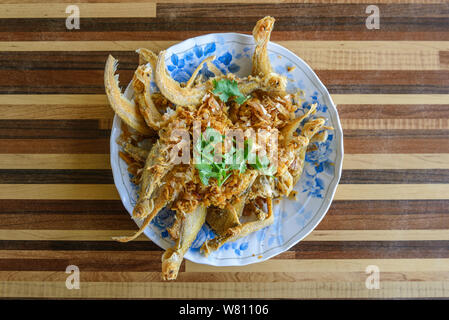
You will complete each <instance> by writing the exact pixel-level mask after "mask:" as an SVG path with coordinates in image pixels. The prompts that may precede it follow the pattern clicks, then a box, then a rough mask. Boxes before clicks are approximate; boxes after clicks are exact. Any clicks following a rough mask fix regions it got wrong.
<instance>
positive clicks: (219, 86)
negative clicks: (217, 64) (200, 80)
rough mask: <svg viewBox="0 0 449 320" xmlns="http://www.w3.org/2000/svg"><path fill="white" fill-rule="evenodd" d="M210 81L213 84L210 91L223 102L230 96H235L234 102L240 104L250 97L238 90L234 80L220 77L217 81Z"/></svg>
mask: <svg viewBox="0 0 449 320" xmlns="http://www.w3.org/2000/svg"><path fill="white" fill-rule="evenodd" d="M212 83H213V85H214V90H212V93H213V94H215V95H217V96H218V97H219V98H220V100H221V101H223V102H225V103H226V102H228V100H229V98H230V97H235V102H237V103H238V104H242V103H244V102H245V101H246V100H248V99H249V98H250V97H251V96H249V95H248V96H245V95H243V94H242V93H241V92H240V90H239V86H238V84H237V81H235V80H229V79H221V80H218V81H217V80H215V79H214V80H213V82H212Z"/></svg>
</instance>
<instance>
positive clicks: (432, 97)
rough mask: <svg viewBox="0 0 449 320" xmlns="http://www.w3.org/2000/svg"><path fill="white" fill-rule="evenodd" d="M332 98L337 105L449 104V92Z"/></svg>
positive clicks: (345, 95)
mask: <svg viewBox="0 0 449 320" xmlns="http://www.w3.org/2000/svg"><path fill="white" fill-rule="evenodd" d="M332 99H333V100H334V102H335V103H336V104H337V105H338V104H359V105H360V104H370V105H372V104H449V94H333V95H332ZM337 108H338V106H337Z"/></svg>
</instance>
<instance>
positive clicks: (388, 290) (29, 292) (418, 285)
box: [0, 281, 449, 299]
mask: <svg viewBox="0 0 449 320" xmlns="http://www.w3.org/2000/svg"><path fill="white" fill-rule="evenodd" d="M0 296H1V297H22V298H32V297H39V298H127V299H132V298H147V299H148V298H152V299H155V298H171V299H173V298H189V299H200V298H207V299H213V298H216V299H220V298H229V297H233V298H304V299H318V298H353V299H354V298H413V297H429V298H430V297H448V296H449V282H448V281H426V282H400V281H384V282H381V289H379V290H369V289H367V288H366V285H365V282H364V281H361V282H358V283H354V282H327V281H318V282H312V281H299V282H276V283H254V282H239V283H237V282H232V283H228V282H187V283H185V282H184V283H178V282H172V283H170V285H167V283H162V282H146V283H133V282H81V284H80V290H68V289H67V288H66V286H65V282H50V281H49V282H45V281H44V282H42V281H40V282H39V281H11V282H9V281H1V282H0Z"/></svg>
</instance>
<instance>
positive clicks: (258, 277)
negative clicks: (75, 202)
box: [0, 260, 449, 283]
mask: <svg viewBox="0 0 449 320" xmlns="http://www.w3.org/2000/svg"><path fill="white" fill-rule="evenodd" d="M327 261H329V260H327ZM200 274H201V276H199V273H198V272H180V273H179V274H178V278H177V279H176V282H177V283H179V282H210V281H215V282H241V281H242V280H243V279H244V280H245V281H251V282H263V283H266V282H295V281H326V282H341V281H345V282H360V281H361V282H364V281H366V277H367V274H366V273H365V272H364V271H359V272H344V271H341V272H338V271H336V272H327V271H326V272H315V271H314V270H307V271H305V272H292V271H286V272H276V271H269V272H240V271H239V272H214V271H211V272H201V273H200ZM66 279H67V274H66V273H65V272H63V271H0V281H44V282H49V281H52V282H55V281H65V280H66ZM82 280H83V282H84V281H86V282H134V283H136V282H162V280H161V273H160V272H127V271H125V272H114V271H112V272H109V271H84V270H83V271H82ZM381 280H382V281H447V280H449V272H448V271H433V272H432V271H430V272H429V271H417V272H414V271H410V272H402V271H397V272H385V271H384V272H382V275H381Z"/></svg>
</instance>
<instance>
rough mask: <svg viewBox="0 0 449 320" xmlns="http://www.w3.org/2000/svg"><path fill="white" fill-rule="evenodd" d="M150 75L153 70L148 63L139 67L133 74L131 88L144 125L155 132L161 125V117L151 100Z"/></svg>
mask: <svg viewBox="0 0 449 320" xmlns="http://www.w3.org/2000/svg"><path fill="white" fill-rule="evenodd" d="M152 74H153V69H152V68H151V64H150V63H147V64H144V65H140V66H139V67H138V68H137V70H136V71H135V73H134V79H133V86H134V93H135V94H136V98H135V100H136V102H137V104H138V106H139V110H140V113H141V114H142V116H143V118H144V120H145V122H146V124H147V125H148V126H149V127H150V128H152V129H154V130H156V131H157V130H159V128H160V126H161V123H162V115H161V114H160V112H159V110H158V109H157V108H156V106H155V104H154V102H153V99H152V98H151V91H150V89H151V76H152Z"/></svg>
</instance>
